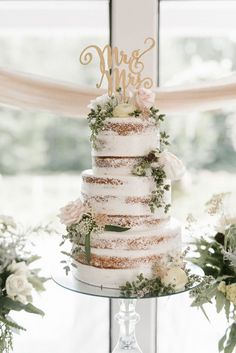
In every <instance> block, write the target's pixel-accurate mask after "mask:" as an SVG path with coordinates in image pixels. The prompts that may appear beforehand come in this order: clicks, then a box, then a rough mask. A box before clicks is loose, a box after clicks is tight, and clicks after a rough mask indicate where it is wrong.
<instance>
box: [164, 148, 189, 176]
mask: <svg viewBox="0 0 236 353" xmlns="http://www.w3.org/2000/svg"><path fill="white" fill-rule="evenodd" d="M159 164H160V165H162V166H163V170H164V172H165V173H166V177H167V179H170V180H178V179H180V178H182V176H183V175H184V173H185V166H184V164H183V162H182V161H181V160H180V159H179V158H177V157H176V156H175V155H174V154H173V153H170V152H168V151H163V152H161V153H160V155H159Z"/></svg>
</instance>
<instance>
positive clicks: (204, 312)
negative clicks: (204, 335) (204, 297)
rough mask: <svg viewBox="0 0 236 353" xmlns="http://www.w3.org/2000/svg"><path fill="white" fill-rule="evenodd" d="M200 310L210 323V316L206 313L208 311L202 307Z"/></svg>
mask: <svg viewBox="0 0 236 353" xmlns="http://www.w3.org/2000/svg"><path fill="white" fill-rule="evenodd" d="M200 309H201V311H202V312H203V315H204V316H205V318H206V319H207V321H209V322H210V319H209V316H208V315H207V313H206V310H205V309H204V307H203V306H202V305H200Z"/></svg>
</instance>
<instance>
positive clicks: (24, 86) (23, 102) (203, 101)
mask: <svg viewBox="0 0 236 353" xmlns="http://www.w3.org/2000/svg"><path fill="white" fill-rule="evenodd" d="M155 91H156V104H157V106H158V107H159V108H160V110H161V111H163V112H165V113H173V112H175V113H180V112H188V111H204V110H212V109H219V108H226V107H230V106H233V105H235V106H236V74H233V75H232V76H230V77H227V78H222V79H218V80H215V81H212V82H211V83H201V84H198V85H194V86H188V85H184V86H179V87H165V88H162V87H157V88H156V89H155ZM104 92H105V90H102V89H100V90H98V89H96V88H89V87H82V86H76V85H72V84H69V83H64V82H57V81H54V80H50V79H45V78H43V77H40V76H36V75H30V74H26V73H21V72H13V71H9V70H5V69H0V105H7V106H11V107H13V108H18V109H19V108H20V109H27V110H31V111H35V110H37V111H47V112H51V113H54V114H60V115H64V116H68V117H75V118H77V117H81V116H83V115H85V114H86V113H87V105H88V103H89V101H90V100H91V99H94V98H95V97H96V96H98V95H100V94H103V93H104Z"/></svg>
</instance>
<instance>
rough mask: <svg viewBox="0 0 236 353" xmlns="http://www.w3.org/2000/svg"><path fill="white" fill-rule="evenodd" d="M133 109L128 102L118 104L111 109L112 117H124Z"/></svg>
mask: <svg viewBox="0 0 236 353" xmlns="http://www.w3.org/2000/svg"><path fill="white" fill-rule="evenodd" d="M134 111H135V106H133V105H132V104H129V103H121V104H118V105H117V106H116V107H115V109H114V110H113V116H114V117H121V118H126V117H129V114H132V113H133V112H134Z"/></svg>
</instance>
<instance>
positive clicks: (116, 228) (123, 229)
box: [105, 224, 130, 232]
mask: <svg viewBox="0 0 236 353" xmlns="http://www.w3.org/2000/svg"><path fill="white" fill-rule="evenodd" d="M129 229H130V228H127V227H120V226H114V225H112V224H107V225H105V230H106V231H110V232H126V231H127V230H129Z"/></svg>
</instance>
